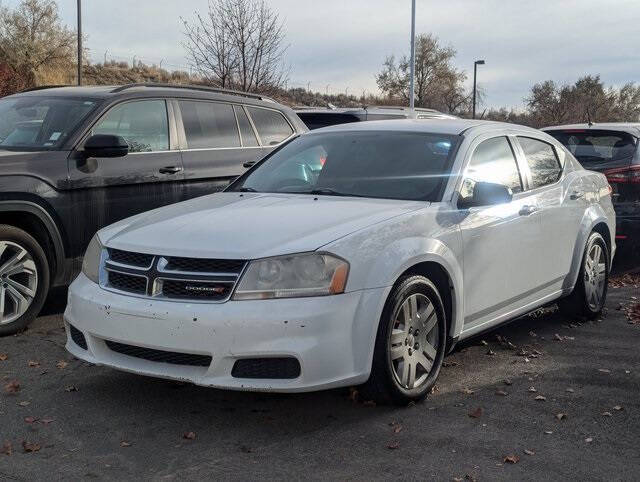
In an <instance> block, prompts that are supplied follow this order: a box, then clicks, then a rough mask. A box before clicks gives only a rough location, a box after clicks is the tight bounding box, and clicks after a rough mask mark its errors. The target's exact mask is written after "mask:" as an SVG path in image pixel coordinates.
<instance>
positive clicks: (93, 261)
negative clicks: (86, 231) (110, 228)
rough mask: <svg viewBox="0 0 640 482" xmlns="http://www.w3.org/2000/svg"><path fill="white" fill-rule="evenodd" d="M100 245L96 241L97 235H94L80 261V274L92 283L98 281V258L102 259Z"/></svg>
mask: <svg viewBox="0 0 640 482" xmlns="http://www.w3.org/2000/svg"><path fill="white" fill-rule="evenodd" d="M102 250H103V247H102V243H100V239H98V235H97V234H96V235H94V236H93V238H92V239H91V242H90V243H89V246H87V250H86V251H85V253H84V258H83V259H82V272H83V273H84V274H85V276H86V277H87V278H89V279H90V280H91V281H93V282H94V283H98V282H99V281H100V258H101V257H102Z"/></svg>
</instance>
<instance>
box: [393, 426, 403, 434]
mask: <svg viewBox="0 0 640 482" xmlns="http://www.w3.org/2000/svg"><path fill="white" fill-rule="evenodd" d="M400 432H402V425H400V424H397V425H396V426H395V427H393V433H400Z"/></svg>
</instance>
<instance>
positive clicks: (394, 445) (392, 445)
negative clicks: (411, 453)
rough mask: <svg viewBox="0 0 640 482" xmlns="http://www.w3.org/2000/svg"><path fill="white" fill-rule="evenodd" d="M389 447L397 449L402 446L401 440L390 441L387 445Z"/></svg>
mask: <svg viewBox="0 0 640 482" xmlns="http://www.w3.org/2000/svg"><path fill="white" fill-rule="evenodd" d="M387 448H388V449H389V450H396V449H399V448H400V442H398V441H397V440H396V441H394V442H391V443H389V445H387Z"/></svg>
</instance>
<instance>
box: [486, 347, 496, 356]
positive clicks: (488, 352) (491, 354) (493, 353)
mask: <svg viewBox="0 0 640 482" xmlns="http://www.w3.org/2000/svg"><path fill="white" fill-rule="evenodd" d="M495 354H496V352H495V351H493V350H492V349H491V348H489V349H488V350H487V355H489V356H494V355H495Z"/></svg>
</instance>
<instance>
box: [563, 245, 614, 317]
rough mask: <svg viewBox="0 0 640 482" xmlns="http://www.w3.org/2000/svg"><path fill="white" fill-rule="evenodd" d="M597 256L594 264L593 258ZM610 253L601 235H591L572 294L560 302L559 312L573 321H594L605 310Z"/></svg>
mask: <svg viewBox="0 0 640 482" xmlns="http://www.w3.org/2000/svg"><path fill="white" fill-rule="evenodd" d="M595 255H597V256H598V262H597V263H594V261H593V256H595ZM610 262H611V258H610V256H609V249H608V248H607V243H606V242H605V240H604V238H603V237H602V235H600V234H599V233H596V232H593V233H591V234H590V235H589V239H588V240H587V245H586V247H585V249H584V253H583V255H582V263H581V265H580V271H579V273H578V280H577V281H576V285H575V286H574V288H573V291H572V292H571V294H570V295H569V296H567V297H566V298H563V299H561V300H560V301H559V302H558V307H559V308H560V312H561V313H562V314H564V315H566V316H569V317H574V318H587V319H590V320H592V319H595V318H597V317H598V316H599V315H600V313H602V309H603V308H604V305H605V302H606V300H607V289H608V284H609V268H610V266H609V263H610Z"/></svg>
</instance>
